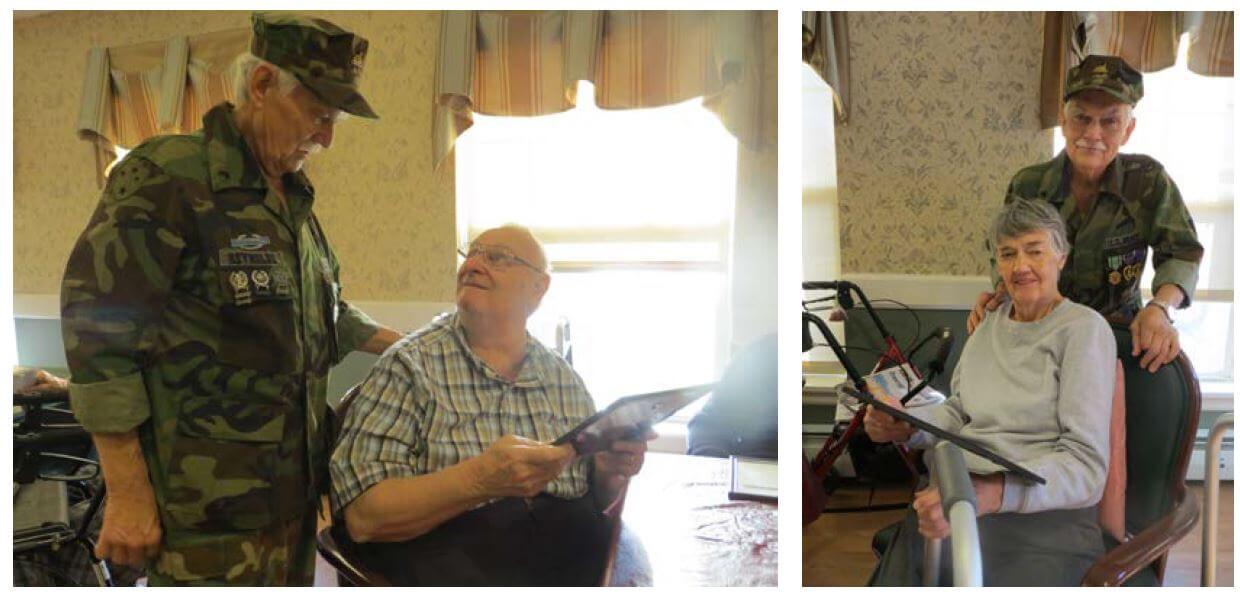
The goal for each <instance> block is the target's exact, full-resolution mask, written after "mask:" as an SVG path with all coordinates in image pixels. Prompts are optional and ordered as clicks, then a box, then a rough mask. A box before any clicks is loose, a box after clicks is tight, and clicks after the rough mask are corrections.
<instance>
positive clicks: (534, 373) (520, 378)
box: [449, 312, 546, 388]
mask: <svg viewBox="0 0 1240 598" xmlns="http://www.w3.org/2000/svg"><path fill="white" fill-rule="evenodd" d="M449 325H450V327H451V329H452V334H453V335H454V336H455V337H456V341H457V344H458V345H459V346H460V348H461V352H462V353H463V354H464V355H465V358H466V359H468V360H469V361H470V363H472V364H473V366H474V367H475V368H477V369H478V370H480V371H481V372H482V373H483V374H484V375H486V376H487V377H489V378H492V379H494V380H496V381H498V382H502V383H504V384H512V385H513V386H518V387H521V388H536V387H539V386H542V384H543V380H545V379H546V370H545V369H544V368H543V363H542V361H543V360H542V356H543V355H542V351H546V349H545V348H543V346H542V344H541V343H539V342H538V340H537V339H535V338H534V337H533V336H531V335H530V333H529V331H528V330H527V331H525V358H524V359H523V360H522V361H521V369H519V370H517V379H516V381H515V382H509V381H508V380H506V379H505V378H504V377H503V376H501V375H499V373H498V372H496V371H495V370H494V369H492V368H491V366H489V365H487V363H486V362H485V361H483V360H482V358H481V357H478V355H477V354H475V353H474V351H473V349H471V348H470V346H469V342H468V341H467V340H466V339H465V326H464V324H462V323H461V317H460V312H452V316H451V321H450V322H449Z"/></svg>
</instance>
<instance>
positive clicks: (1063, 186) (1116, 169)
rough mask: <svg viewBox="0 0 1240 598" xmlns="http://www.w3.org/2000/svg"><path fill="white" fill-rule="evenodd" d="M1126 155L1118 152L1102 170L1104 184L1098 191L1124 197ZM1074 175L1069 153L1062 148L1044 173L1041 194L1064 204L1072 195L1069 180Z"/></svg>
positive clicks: (1040, 188)
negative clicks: (1122, 191)
mask: <svg viewBox="0 0 1240 598" xmlns="http://www.w3.org/2000/svg"><path fill="white" fill-rule="evenodd" d="M1123 160H1124V155H1123V154H1116V155H1115V159H1114V160H1111V163H1110V164H1108V165H1107V169H1106V170H1104V171H1103V172H1102V185H1101V187H1099V189H1098V192H1099V194H1101V193H1109V194H1111V195H1114V196H1116V197H1123V194H1122V193H1120V191H1121V190H1122V189H1123V188H1124V162H1123ZM1071 177H1072V164H1071V163H1070V162H1069V161H1068V153H1067V152H1066V151H1064V150H1060V151H1059V154H1058V155H1056V156H1055V158H1054V159H1053V160H1051V167H1050V168H1048V169H1047V170H1046V172H1045V173H1043V175H1042V182H1041V185H1039V187H1038V191H1039V195H1041V196H1042V197H1045V198H1048V199H1050V200H1051V201H1052V202H1054V203H1055V204H1062V203H1063V202H1064V199H1065V198H1067V197H1068V196H1069V195H1071V189H1070V188H1069V181H1070V180H1071Z"/></svg>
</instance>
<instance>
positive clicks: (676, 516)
mask: <svg viewBox="0 0 1240 598" xmlns="http://www.w3.org/2000/svg"><path fill="white" fill-rule="evenodd" d="M729 478H730V476H729V466H728V460H727V459H717V458H711V457H691V456H687V455H669V454H663V453H648V454H647V455H646V463H645V465H644V466H643V467H642V472H641V473H640V474H639V475H637V476H635V477H634V478H633V479H632V481H631V482H630V483H629V489H628V494H627V495H626V497H625V503H624V511H623V514H622V522H623V525H622V527H621V531H620V534H619V538H618V544H617V546H616V557H615V561H614V564H613V568H612V572H611V577H610V580H609V585H612V586H650V585H653V586H681V587H684V586H775V585H777V584H778V581H779V580H778V574H777V573H778V572H777V568H776V566H777V564H778V562H779V539H778V519H779V517H778V512H777V510H776V507H775V505H774V504H767V503H761V502H756V501H748V500H729V499H728V483H729Z"/></svg>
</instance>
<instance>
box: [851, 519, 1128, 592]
mask: <svg viewBox="0 0 1240 598" xmlns="http://www.w3.org/2000/svg"><path fill="white" fill-rule="evenodd" d="M977 532H978V539H979V540H980V542H981V550H982V582H983V584H984V585H987V586H1077V585H1080V583H1081V580H1082V579H1083V578H1084V577H1085V572H1086V571H1088V570H1089V567H1090V566H1091V565H1092V564H1093V563H1094V561H1096V560H1097V559H1098V558H1099V557H1101V556H1102V554H1103V552H1104V547H1103V543H1102V530H1101V528H1099V527H1098V510H1097V508H1096V507H1088V508H1084V509H1073V510H1057V511H1044V512H1041V513H996V514H991V515H986V516H984V517H980V518H978V520H977ZM924 546H925V538H922V536H921V534H919V533H918V532H917V512H916V511H913V510H912V509H910V510H909V511H908V514H907V515H906V516H905V517H904V520H903V521H902V522H901V523H900V528H899V530H898V531H897V532H896V535H895V537H894V538H892V540H891V544H890V545H889V546H888V548H887V552H886V553H885V554H883V555H882V557H881V558H880V559H879V563H878V567H877V568H876V569H875V570H874V573H873V574H872V575H871V576H870V583H869V585H874V586H919V585H921V584H922V562H923V561H922V555H923V547H924ZM942 546H943V550H942V556H941V561H940V564H941V565H942V566H941V567H940V569H939V584H940V585H948V586H949V585H952V574H951V564H952V557H951V538H950V537H949V538H947V539H945V540H944V541H943V543H942Z"/></svg>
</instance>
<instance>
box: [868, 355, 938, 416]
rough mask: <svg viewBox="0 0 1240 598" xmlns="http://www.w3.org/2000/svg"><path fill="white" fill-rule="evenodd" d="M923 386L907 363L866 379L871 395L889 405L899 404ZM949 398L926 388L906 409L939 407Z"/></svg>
mask: <svg viewBox="0 0 1240 598" xmlns="http://www.w3.org/2000/svg"><path fill="white" fill-rule="evenodd" d="M918 384H921V377H920V376H918V375H917V374H916V373H915V372H913V367H912V366H910V365H909V364H907V363H905V364H902V365H900V366H899V367H891V368H887V369H885V370H883V371H881V372H875V373H873V374H870V375H869V376H866V377H865V385H866V388H867V389H868V390H869V391H870V394H872V395H874V397H875V398H877V399H882V400H884V401H886V402H888V403H897V402H899V401H900V399H901V398H902V397H904V395H906V394H908V391H909V390H910V389H911V388H913V387H914V386H917V385H918ZM946 398H947V397H944V396H943V393H941V392H939V391H937V390H935V389H933V388H931V387H930V386H928V385H927V386H926V387H925V388H923V389H921V392H918V393H917V394H916V395H915V396H914V397H913V398H911V399H909V400H908V403H905V405H904V406H905V407H922V406H925V405H937V404H938V403H942V402H943V401H944V400H946Z"/></svg>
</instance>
